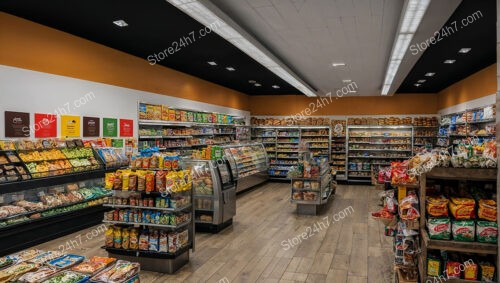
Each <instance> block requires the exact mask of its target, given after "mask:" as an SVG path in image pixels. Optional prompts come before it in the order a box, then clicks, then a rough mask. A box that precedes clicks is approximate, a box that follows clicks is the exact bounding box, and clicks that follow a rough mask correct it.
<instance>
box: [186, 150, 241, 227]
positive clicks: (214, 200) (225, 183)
mask: <svg viewBox="0 0 500 283" xmlns="http://www.w3.org/2000/svg"><path fill="white" fill-rule="evenodd" d="M186 163H187V164H189V165H190V166H191V168H192V176H193V188H194V207H195V225H196V230H197V231H208V232H219V231H221V230H222V229H224V228H225V227H227V226H229V225H231V224H232V223H233V216H234V215H236V186H235V180H234V177H233V173H232V171H231V169H230V167H229V162H228V161H227V160H225V159H219V160H192V161H187V162H186Z"/></svg>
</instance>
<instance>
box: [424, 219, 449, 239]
mask: <svg viewBox="0 0 500 283" xmlns="http://www.w3.org/2000/svg"><path fill="white" fill-rule="evenodd" d="M427 229H428V230H429V238H431V239H436V240H449V239H450V235H451V225H450V219H449V218H429V219H428V220H427Z"/></svg>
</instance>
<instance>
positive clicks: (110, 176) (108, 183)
mask: <svg viewBox="0 0 500 283" xmlns="http://www.w3.org/2000/svg"><path fill="white" fill-rule="evenodd" d="M104 181H105V185H104V188H105V189H107V190H111V189H112V188H113V183H114V182H115V173H106V175H105V177H104Z"/></svg>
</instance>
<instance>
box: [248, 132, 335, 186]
mask: <svg viewBox="0 0 500 283" xmlns="http://www.w3.org/2000/svg"><path fill="white" fill-rule="evenodd" d="M252 140H253V141H258V142H262V143H263V144H264V147H265V148H266V152H267V154H268V158H269V164H270V165H269V166H270V167H269V176H270V179H272V180H289V179H288V177H287V173H288V170H290V168H291V167H292V166H295V165H296V164H297V161H298V159H299V155H298V150H299V145H300V144H301V143H306V144H307V145H308V146H309V150H311V152H313V154H314V156H315V157H321V156H324V157H326V158H327V159H330V154H329V153H330V152H331V145H332V144H331V129H330V126H254V127H252Z"/></svg>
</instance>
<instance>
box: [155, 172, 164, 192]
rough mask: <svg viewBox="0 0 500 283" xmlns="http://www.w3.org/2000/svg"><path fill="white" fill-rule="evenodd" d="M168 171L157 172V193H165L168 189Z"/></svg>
mask: <svg viewBox="0 0 500 283" xmlns="http://www.w3.org/2000/svg"><path fill="white" fill-rule="evenodd" d="M166 176H167V172H166V171H157V172H156V191H157V192H163V191H165V187H166Z"/></svg>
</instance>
